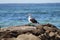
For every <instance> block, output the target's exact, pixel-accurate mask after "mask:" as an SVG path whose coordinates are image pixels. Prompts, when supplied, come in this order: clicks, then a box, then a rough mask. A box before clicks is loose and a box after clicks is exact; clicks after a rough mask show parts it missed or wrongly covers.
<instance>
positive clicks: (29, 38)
mask: <svg viewBox="0 0 60 40" xmlns="http://www.w3.org/2000/svg"><path fill="white" fill-rule="evenodd" d="M17 39H18V40H40V39H39V38H38V37H36V36H34V35H32V34H29V35H28V34H22V35H19V36H18V37H17Z"/></svg>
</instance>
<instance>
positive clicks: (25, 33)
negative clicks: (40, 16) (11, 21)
mask: <svg viewBox="0 0 60 40" xmlns="http://www.w3.org/2000/svg"><path fill="white" fill-rule="evenodd" d="M0 40H60V29H58V28H57V27H56V26H54V25H52V24H44V25H40V24H39V25H37V26H36V25H35V26H34V25H33V26H31V25H29V24H27V25H23V26H13V27H8V28H1V29H0Z"/></svg>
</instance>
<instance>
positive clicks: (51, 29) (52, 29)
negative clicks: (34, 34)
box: [43, 26, 57, 32]
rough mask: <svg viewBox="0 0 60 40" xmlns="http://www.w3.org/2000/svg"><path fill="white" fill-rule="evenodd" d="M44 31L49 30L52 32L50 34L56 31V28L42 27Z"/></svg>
mask: <svg viewBox="0 0 60 40" xmlns="http://www.w3.org/2000/svg"><path fill="white" fill-rule="evenodd" d="M43 28H44V29H45V30H46V31H47V30H49V31H52V32H56V31H57V29H56V28H52V27H48V26H44V27H43Z"/></svg>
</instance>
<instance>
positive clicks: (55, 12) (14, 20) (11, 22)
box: [0, 3, 60, 28]
mask: <svg viewBox="0 0 60 40" xmlns="http://www.w3.org/2000/svg"><path fill="white" fill-rule="evenodd" d="M29 13H30V14H31V15H32V16H33V17H34V18H35V19H36V20H37V21H38V22H39V23H40V24H47V23H50V24H53V25H55V26H57V28H60V3H45V4H0V27H10V26H20V25H24V24H28V23H29V22H28V16H27V15H28V14H29Z"/></svg>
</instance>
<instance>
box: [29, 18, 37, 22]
mask: <svg viewBox="0 0 60 40" xmlns="http://www.w3.org/2000/svg"><path fill="white" fill-rule="evenodd" d="M30 21H31V22H32V23H38V22H37V21H36V20H35V19H34V18H32V19H30Z"/></svg>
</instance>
